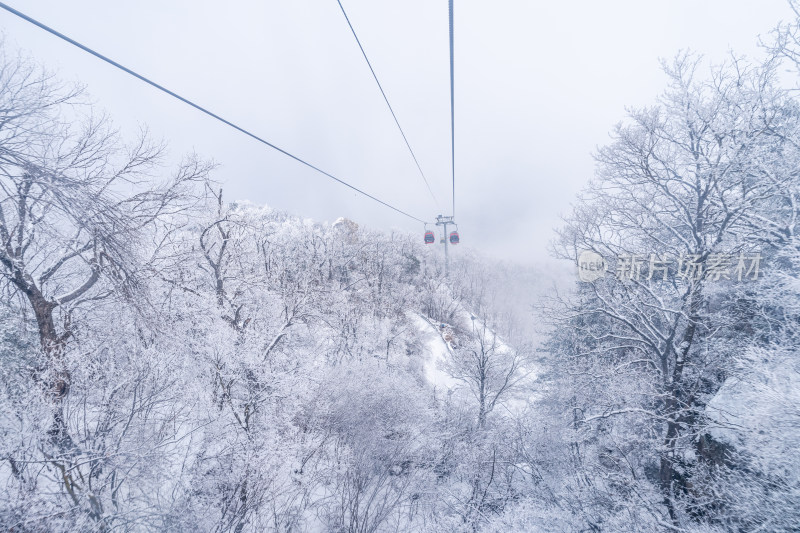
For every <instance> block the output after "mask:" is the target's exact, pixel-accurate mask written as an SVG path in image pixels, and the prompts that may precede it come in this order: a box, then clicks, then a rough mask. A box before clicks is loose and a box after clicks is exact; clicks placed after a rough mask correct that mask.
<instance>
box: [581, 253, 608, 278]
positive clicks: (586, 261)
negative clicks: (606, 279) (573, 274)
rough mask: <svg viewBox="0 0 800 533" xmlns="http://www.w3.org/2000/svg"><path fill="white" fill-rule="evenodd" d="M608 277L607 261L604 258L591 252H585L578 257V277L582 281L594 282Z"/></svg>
mask: <svg viewBox="0 0 800 533" xmlns="http://www.w3.org/2000/svg"><path fill="white" fill-rule="evenodd" d="M605 275H606V261H605V259H603V256H601V255H600V254H598V253H597V252H593V251H591V250H584V251H582V252H581V253H580V255H579V256H578V277H579V278H580V280H581V281H586V282H592V281H595V280H597V279H600V278H602V277H603V276H605Z"/></svg>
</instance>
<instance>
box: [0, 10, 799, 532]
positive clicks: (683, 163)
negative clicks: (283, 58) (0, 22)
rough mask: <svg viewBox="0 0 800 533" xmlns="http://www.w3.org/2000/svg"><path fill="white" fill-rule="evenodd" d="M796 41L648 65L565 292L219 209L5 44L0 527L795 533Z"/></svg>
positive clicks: (205, 186)
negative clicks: (752, 55)
mask: <svg viewBox="0 0 800 533" xmlns="http://www.w3.org/2000/svg"><path fill="white" fill-rule="evenodd" d="M798 24H800V21H799V22H797V23H794V24H789V25H785V26H780V27H779V28H778V29H777V30H776V32H775V33H774V34H773V35H771V36H770V38H769V39H768V40H766V41H765V44H764V51H765V59H760V60H757V61H756V60H752V59H746V58H741V57H738V56H735V55H731V57H730V58H729V59H728V60H727V61H726V62H724V63H722V64H717V65H710V64H709V62H707V61H705V60H704V59H703V58H702V57H700V56H697V55H693V54H691V53H680V54H678V55H677V56H675V57H674V58H673V59H672V60H668V61H664V64H663V69H664V73H665V78H664V79H665V89H664V92H663V93H662V94H661V95H660V96H658V97H657V98H656V97H654V99H653V100H652V105H650V106H648V107H646V108H640V109H631V110H630V113H629V115H628V116H626V117H620V118H621V122H620V123H619V125H618V126H616V127H615V128H614V129H613V131H612V132H611V140H610V142H609V143H608V144H607V145H606V146H604V147H601V148H599V149H598V150H597V152H596V160H597V171H596V174H595V176H594V177H593V179H592V180H591V181H590V182H589V183H588V185H587V187H586V189H585V192H584V193H583V194H582V195H581V196H580V197H579V198H577V199H576V200H575V202H574V205H573V208H572V211H571V212H570V213H568V214H567V216H565V219H564V224H563V226H562V227H561V228H558V229H557V231H555V232H554V234H553V246H552V252H553V254H554V255H555V257H557V258H561V259H563V260H564V261H563V264H564V268H565V270H570V269H571V270H570V273H571V272H572V271H574V272H575V275H574V276H572V277H569V279H570V282H569V283H568V284H566V286H565V284H564V283H557V284H556V283H552V281H553V280H552V279H551V278H552V276H549V275H547V273H546V272H544V271H542V270H537V269H534V268H532V267H523V266H515V265H513V264H509V263H501V262H498V261H496V260H493V259H490V258H487V257H484V256H482V255H481V254H479V253H478V252H474V251H470V250H469V249H463V248H462V249H460V250H459V253H457V254H453V256H451V264H450V272H449V276H445V264H444V257H443V255H442V250H441V248H440V247H437V246H428V247H426V246H425V244H423V242H422V239H421V238H420V235H418V234H407V233H402V232H391V233H390V232H386V231H378V230H376V229H371V228H368V227H364V226H363V225H359V224H357V223H356V222H354V221H352V220H350V219H348V218H341V219H339V220H337V221H336V222H334V223H323V222H319V221H312V220H308V219H302V218H298V217H296V216H292V215H288V214H286V213H283V212H280V211H278V210H274V209H271V208H268V207H262V206H257V205H254V204H252V203H248V202H245V201H231V200H230V199H229V198H227V197H226V195H225V188H224V186H223V184H222V183H221V181H218V177H217V176H215V165H214V164H213V163H212V162H210V161H207V160H205V159H204V158H203V157H202V155H194V154H190V155H188V156H186V157H185V158H184V159H183V161H182V163H181V164H180V165H179V166H177V167H174V168H170V166H169V165H168V164H166V163H165V161H167V160H168V159H167V158H166V157H165V150H166V146H164V145H163V144H161V143H160V142H158V141H155V140H154V139H152V138H151V136H150V135H149V134H148V132H147V131H142V132H141V134H140V136H139V137H130V136H127V135H123V134H120V133H118V132H117V131H116V130H115V128H114V125H113V123H112V120H111V118H110V117H107V116H105V115H103V114H102V112H100V111H99V110H98V109H97V108H96V107H95V106H93V105H92V104H91V103H90V99H89V98H88V96H87V94H86V92H84V90H83V89H82V88H81V87H76V86H74V85H71V84H68V83H64V82H62V81H60V78H59V77H58V76H57V75H54V74H52V73H51V72H50V71H49V70H47V69H46V68H45V66H43V65H42V64H40V63H39V62H37V61H36V59H34V58H30V57H28V56H26V55H25V54H24V53H20V52H18V51H17V50H15V49H13V48H12V47H11V46H9V45H3V46H2V51H1V52H0V318H1V320H0V376H1V377H0V525H1V526H2V529H3V530H4V531H14V532H51V531H52V532H62V531H63V532H66V531H132V532H139V531H186V532H194V531H200V532H206V531H207V532H212V531H213V532H228V531H235V532H247V531H254V532H266V531H275V532H305V531H308V532H336V533H340V532H341V533H344V532H348V533H372V532H389V531H393V532H400V531H403V532H406V531H407V532H420V533H423V532H431V533H432V532H467V531H469V532H519V533H523V532H583V531H595V532H600V531H607V532H631V533H633V532H651V531H653V532H655V531H664V532H676V531H678V532H679V531H683V532H687V533H717V532H720V533H721V532H727V531H736V532H756V531H763V532H789V531H798V530H799V528H800V455H799V454H798V450H799V449H800V357H799V356H798V348H800V237H798V235H797V234H796V231H797V229H798V216H799V215H800V205H798V203H799V202H800V98H798V95H797V93H796V91H794V90H793V88H794V87H796V86H797V84H798V83H799V82H800V26H799V25H798ZM589 148H590V147H587V150H588V149H589ZM565 210H566V207H565ZM462 246H463V245H462ZM586 251H591V252H594V253H595V254H597V255H599V256H601V257H602V258H603V259H604V260H605V261H606V262H607V269H608V272H606V273H605V275H604V276H599V277H597V279H594V280H592V281H591V282H584V281H579V278H578V274H577V271H578V264H579V258H580V256H581V254H582V253H584V252H586ZM635 258H639V259H635ZM667 258H674V261H673V262H670V261H668V260H667ZM745 260H746V264H745V263H743V261H745ZM637 261H638V262H637ZM690 267H691V268H690Z"/></svg>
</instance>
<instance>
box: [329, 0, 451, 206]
mask: <svg viewBox="0 0 800 533" xmlns="http://www.w3.org/2000/svg"><path fill="white" fill-rule="evenodd" d="M336 2H337V3H338V4H339V8H340V9H341V10H342V14H343V15H344V19H345V20H346V21H347V25H348V26H350V31H351V32H352V33H353V37H355V39H356V43H358V48H359V49H360V50H361V55H363V56H364V60H365V61H366V62H367V66H368V67H369V71H370V72H372V77H373V78H375V83H377V84H378V89H380V91H381V94H382V95H383V100H384V101H385V102H386V105H387V107H388V108H389V112H390V113H391V114H392V118H393V119H394V123H395V124H397V129H398V130H400V135H402V136H403V140H404V141H405V143H406V147H408V151H409V152H410V153H411V157H412V158H413V159H414V164H416V165H417V170H419V175H420V176H422V180H423V181H424V182H425V186H426V187H427V188H428V192H429V193H431V197H432V198H433V201H434V203H435V204H436V205H437V206H438V205H439V201H438V200H437V199H436V195H435V194H433V190H432V189H431V185H430V183H428V178H426V177H425V173H424V172H422V167H421V166H420V164H419V161H418V160H417V156H416V154H414V150H412V149H411V144H410V143H409V142H408V138H407V137H406V134H405V132H404V131H403V128H402V127H401V126H400V121H399V120H398V119H397V115H396V114H395V112H394V109H392V104H390V103H389V98H388V97H387V96H386V92H384V90H383V86H382V85H381V82H380V81H379V80H378V75H377V74H375V69H373V68H372V63H370V61H369V58H368V57H367V52H365V51H364V47H363V46H362V45H361V40H360V39H359V38H358V35H357V34H356V30H355V28H353V24H352V23H351V22H350V17H348V16H347V11H345V10H344V6H343V5H342V2H341V0H336Z"/></svg>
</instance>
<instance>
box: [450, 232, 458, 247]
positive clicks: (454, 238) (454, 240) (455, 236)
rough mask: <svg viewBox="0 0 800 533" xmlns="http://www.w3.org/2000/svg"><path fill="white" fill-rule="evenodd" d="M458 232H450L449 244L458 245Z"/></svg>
mask: <svg viewBox="0 0 800 533" xmlns="http://www.w3.org/2000/svg"><path fill="white" fill-rule="evenodd" d="M458 242H459V241H458V232H457V231H451V232H450V244H458Z"/></svg>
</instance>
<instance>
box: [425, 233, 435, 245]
mask: <svg viewBox="0 0 800 533" xmlns="http://www.w3.org/2000/svg"><path fill="white" fill-rule="evenodd" d="M435 241H436V237H435V236H434V235H433V232H432V231H426V232H425V244H433V243H434V242H435Z"/></svg>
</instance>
